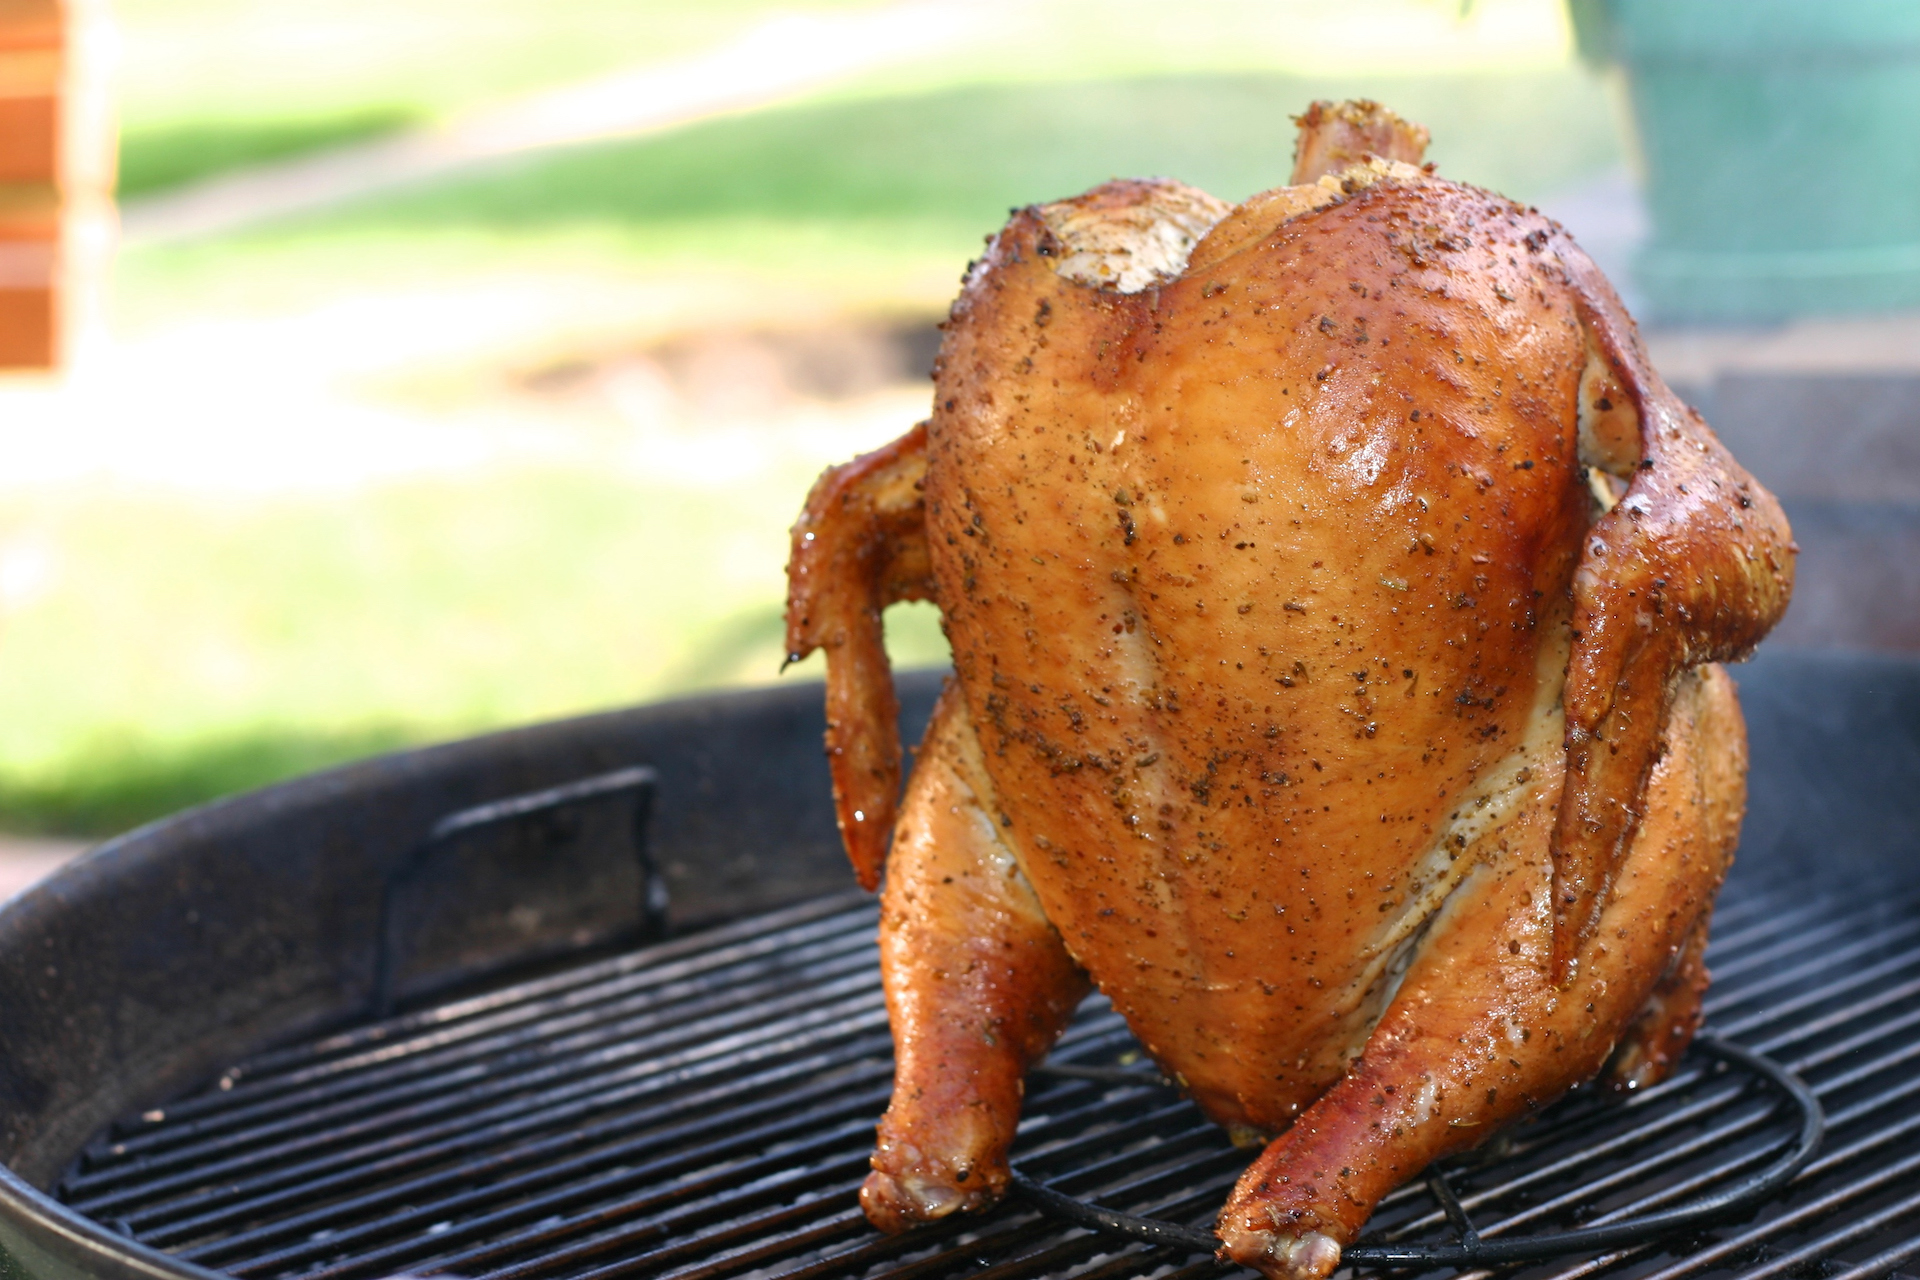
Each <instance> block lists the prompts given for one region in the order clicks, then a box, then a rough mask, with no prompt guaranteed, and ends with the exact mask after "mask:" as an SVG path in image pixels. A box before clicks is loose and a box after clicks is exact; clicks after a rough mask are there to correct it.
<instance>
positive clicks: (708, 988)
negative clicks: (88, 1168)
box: [90, 932, 873, 1160]
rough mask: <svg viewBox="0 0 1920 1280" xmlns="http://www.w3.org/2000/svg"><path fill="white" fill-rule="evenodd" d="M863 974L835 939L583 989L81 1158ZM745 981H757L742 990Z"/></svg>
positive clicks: (165, 1143)
mask: <svg viewBox="0 0 1920 1280" xmlns="http://www.w3.org/2000/svg"><path fill="white" fill-rule="evenodd" d="M872 964H873V941H872V939H871V938H870V937H862V936H858V935H852V934H847V933H844V932H843V933H841V934H839V935H837V936H834V937H830V938H828V939H825V940H822V941H820V942H816V943H814V944H813V945H811V946H801V947H797V948H794V949H792V950H788V951H785V952H783V953H781V954H779V955H776V956H759V957H754V958H752V959H750V960H744V961H741V962H738V963H736V964H734V965H729V966H727V967H725V968H723V969H715V970H708V971H707V972H706V973H698V974H694V975H691V976H689V977H687V978H684V979H682V980H680V981H679V982H676V983H671V984H658V985H655V984H648V986H650V988H651V989H648V987H643V986H641V985H640V984H622V987H623V989H621V990H619V991H606V990H603V989H601V988H599V987H598V986H596V987H592V988H587V989H586V990H585V991H584V992H580V993H575V994H573V995H572V996H570V997H569V998H567V999H565V1000H562V1001H558V1002H556V1003H555V1004H554V1005H553V1006H550V1009H551V1013H550V1014H549V1016H535V1015H536V1014H537V1013H540V1012H546V1011H545V1010H531V1011H529V1010H523V1009H516V1010H514V1011H513V1013H514V1015H515V1016H514V1017H513V1018H512V1021H513V1022H514V1023H515V1024H516V1025H514V1026H512V1027H511V1028H510V1029H507V1030H503V1031H500V1032H497V1033H495V1034H490V1035H484V1036H478V1035H477V1036H473V1037H463V1038H461V1039H459V1040H458V1041H457V1042H453V1043H446V1041H447V1040H449V1039H450V1037H449V1035H448V1034H447V1033H444V1032H443V1033H436V1034H435V1035H434V1036H432V1037H419V1038H416V1039H413V1040H411V1041H407V1042H401V1043H396V1044H389V1045H386V1046H384V1047H382V1048H380V1049H377V1050H368V1051H363V1052H362V1053H361V1054H357V1055H354V1056H353V1057H349V1058H344V1059H338V1060H336V1063H330V1064H329V1066H330V1067H332V1066H334V1065H336V1064H338V1065H340V1070H339V1071H338V1072H332V1073H329V1076H322V1077H321V1078H320V1079H319V1080H318V1081H317V1082H315V1083H303V1086H302V1087H299V1088H293V1089H285V1090H281V1091H278V1092H276V1093H275V1094H274V1095H273V1096H271V1097H268V1098H263V1099H258V1100H252V1099H245V1098H243V1099H237V1100H236V1101H237V1102H240V1103H250V1105H233V1106H229V1107H226V1108H223V1109H220V1110H216V1111H212V1112H210V1113H209V1112H204V1111H203V1112H202V1113H201V1117H200V1118H195V1119H191V1120H188V1121H185V1122H182V1123H177V1124H172V1125H167V1126H166V1127H164V1128H157V1129H153V1130H150V1131H149V1132H147V1133H145V1134H142V1135H138V1136H132V1137H127V1138H123V1139H121V1140H118V1141H116V1142H113V1143H112V1144H110V1145H109V1146H107V1147H106V1148H104V1149H103V1150H99V1151H96V1152H94V1153H90V1154H92V1155H93V1158H94V1159H96V1160H103V1159H106V1158H112V1159H114V1160H120V1159H132V1158H135V1157H139V1156H143V1155H145V1154H147V1153H149V1152H157V1151H173V1150H178V1149H179V1148H180V1147H182V1146H188V1145H190V1149H191V1150H192V1151H193V1152H194V1153H195V1155H194V1157H193V1158H196V1159H197V1158H203V1157H204V1154H205V1153H206V1152H209V1151H211V1150H214V1149H216V1148H215V1147H213V1146H212V1145H210V1144H209V1143H207V1142H204V1141H200V1142H196V1141H195V1140H196V1139H206V1138H213V1137H217V1136H218V1135H220V1134H223V1133H227V1132H231V1131H232V1130H235V1129H240V1128H245V1129H247V1132H248V1136H249V1137H253V1138H257V1137H258V1136H260V1135H263V1134H266V1133H268V1132H269V1126H271V1125H272V1124H273V1123H274V1122H275V1121H276V1120H278V1119H279V1118H280V1117H288V1116H290V1117H294V1119H292V1120H285V1121H281V1127H280V1128H279V1129H277V1130H273V1131H274V1132H298V1131H300V1129H302V1128H316V1127H322V1126H325V1125H331V1124H334V1123H336V1122H337V1121H338V1120H339V1119H341V1118H344V1117H347V1116H352V1115H356V1114H359V1113H361V1112H364V1111H369V1110H374V1109H377V1108H379V1107H382V1106H386V1105H390V1104H391V1103H392V1102H394V1101H396V1100H398V1099H403V1098H408V1097H417V1096H431V1095H433V1094H435V1093H441V1092H444V1091H445V1090H446V1089H447V1088H448V1087H449V1086H451V1085H454V1084H458V1083H462V1082H465V1081H467V1080H475V1079H483V1078H486V1077H488V1076H492V1075H497V1074H500V1073H501V1071H502V1069H503V1067H505V1066H507V1065H509V1064H513V1063H518V1062H522V1061H527V1060H529V1059H528V1058H527V1057H526V1056H524V1055H526V1054H527V1053H529V1051H533V1052H538V1051H540V1050H547V1051H551V1050H553V1049H558V1048H568V1047H572V1046H574V1045H581V1046H589V1045H594V1044H599V1043H609V1042H615V1041H618V1040H619V1039H620V1038H622V1037H637V1036H639V1035H642V1034H645V1033H646V1032H648V1031H650V1030H654V1029H656V1028H661V1027H672V1026H673V1025H674V1024H675V1022H676V1021H678V1020H682V1019H685V1018H687V1017H693V1016H698V1014H699V1013H700V1012H704V1011H709V1010H713V1011H717V1010H722V1009H727V1008H737V1007H739V1006H740V1005H743V1004H746V1003H749V1002H751V1001H753V1000H757V999H762V998H764V997H765V996H766V995H767V994H769V993H772V992H782V991H790V990H792V984H793V978H794V974H795V972H796V971H804V972H806V973H808V974H809V975H810V976H826V975H829V974H843V973H851V972H860V973H864V972H866V970H867V969H868V968H870V967H871V966H872ZM715 976H720V977H724V978H725V979H727V981H728V985H727V987H726V989H725V996H724V998H718V997H717V996H716V993H715V992H714V991H713V983H712V978H713V977H715ZM754 979H757V980H758V981H751V980H754ZM736 984H737V985H736ZM696 997H699V998H696ZM589 998H591V1003H588V1000H589ZM580 1005H585V1006H586V1007H579V1006H580ZM505 1020H506V1019H505V1018H495V1019H488V1020H486V1021H488V1022H495V1021H505ZM461 1029H462V1030H463V1031H464V1030H467V1029H469V1028H466V1027H463V1028H461ZM487 1029H488V1030H491V1029H492V1028H491V1027H489V1028H487ZM569 1032H577V1033H579V1034H580V1038H578V1039H575V1040H573V1041H562V1042H559V1043H555V1042H556V1041H559V1037H561V1036H563V1035H565V1034H567V1033H569ZM436 1042H438V1043H436ZM515 1055H522V1056H518V1057H516V1056H515ZM348 1073H351V1074H348ZM300 1074H301V1075H312V1074H315V1073H312V1072H303V1073H300ZM409 1086H411V1087H410V1088H409Z"/></svg>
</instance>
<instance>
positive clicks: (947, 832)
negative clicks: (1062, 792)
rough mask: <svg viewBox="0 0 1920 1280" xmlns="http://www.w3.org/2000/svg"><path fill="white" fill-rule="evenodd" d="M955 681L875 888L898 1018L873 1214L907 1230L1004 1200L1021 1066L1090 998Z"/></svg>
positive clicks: (892, 1015)
mask: <svg viewBox="0 0 1920 1280" xmlns="http://www.w3.org/2000/svg"><path fill="white" fill-rule="evenodd" d="M991 785H992V784H991V783H990V782H988V780H987V776H986V771H985V770H984V768H983V767H982V764H981V760H980V746H979V743H978V741H977V740H976V739H975V737H974V734H973V729H972V725H971V724H970V723H969V722H968V720H967V708H966V703H965V701H964V700H962V699H961V697H960V695H959V691H958V690H957V689H955V688H952V687H951V686H950V687H949V688H948V689H947V690H946V691H945V692H944V693H943V694H942V695H941V698H940V702H939V704H938V705H937V706H936V708H935V709H934V713H933V721H932V723H931V724H930V725H929V726H928V727H927V737H926V741H925V742H924V744H923V745H922V748H921V753H920V759H919V761H918V762H917V763H916V765H915V767H914V771H913V784H912V786H911V787H910V788H909V789H908V792H907V798H906V803H905V805H904V806H903V808H902V811H901V814H900V828H899V831H898V832H897V833H896V834H895V836H894V847H893V854H892V856H891V857H890V858H889V859H888V862H887V887H886V890H885V892H884V893H883V894H882V895H881V899H880V975H881V979H882V981H883V983H884V984H885V986H886V992H887V1015H888V1018H889V1020H890V1021H891V1023H892V1025H893V1028H894V1056H895V1066H894V1092H893V1105H892V1106H891V1107H889V1108H888V1110H887V1114H886V1117H885V1118H884V1119H882V1120H881V1122H880V1135H879V1141H878V1143H877V1144H876V1148H875V1151H874V1155H873V1172H872V1173H871V1174H870V1175H868V1177H867V1181H866V1185H865V1186H863V1187H862V1188H861V1189H860V1203H861V1205H862V1206H863V1207H864V1208H865V1209H866V1211H867V1217H868V1218H869V1219H871V1220H872V1221H873V1223H874V1224H875V1225H876V1226H879V1227H881V1228H883V1229H886V1230H894V1231H897V1230H900V1229H901V1228H903V1227H906V1226H910V1225H912V1224H913V1223H915V1222H925V1221H929V1220H931V1219H934V1218H939V1217H944V1216H945V1215H947V1214H949V1213H952V1212H954V1211H955V1210H959V1209H969V1208H979V1207H982V1206H984V1205H989V1204H992V1203H993V1202H994V1201H996V1200H998V1199H999V1198H1000V1196H1001V1194H1002V1193H1003V1192H1004V1191H1005V1190H1006V1185H1007V1148H1008V1147H1009V1146H1010V1145H1012V1143H1013V1131H1014V1128H1015V1126H1016V1125H1017V1124H1018V1123H1019V1120H1020V1097H1021V1093H1022V1087H1023V1086H1022V1082H1023V1080H1024V1078H1025V1076H1026V1074H1027V1069H1028V1068H1029V1067H1031V1066H1032V1065H1033V1064H1034V1063H1036V1062H1038V1061H1039V1060H1040V1059H1041V1058H1043V1057H1045V1056H1046V1053H1047V1050H1048V1049H1049V1048H1051V1047H1052V1045H1053V1042H1054V1040H1055V1039H1057V1038H1058V1037H1059V1035H1060V1032H1061V1030H1062V1028H1064V1027H1065V1026H1066V1025H1067V1020H1068V1019H1069V1018H1071V1017H1072V1016H1073V1011H1074V1009H1075V1008H1076V1007H1077V1006H1078V1005H1079V1003H1080V1001H1081V999H1082V997H1084V996H1085V995H1086V994H1087V989H1088V985H1089V984H1088V982H1087V977H1086V975H1085V974H1084V973H1082V972H1081V971H1080V968H1079V966H1078V965H1076V964H1074V963H1073V959H1072V957H1070V956H1068V954H1067V950H1066V948H1065V947H1063V946H1061V945H1060V935H1059V934H1058V933H1056V932H1055V931H1054V928H1053V926H1052V925H1051V924H1049V923H1048V922H1047V917H1046V913H1045V912H1043V911H1042V910H1041V908H1040V903H1039V901H1038V900H1037V899H1036V898H1035V897H1034V894H1033V888H1032V886H1031V885H1029V884H1028V883H1027V878H1026V876H1025V875H1024V874H1023V873H1022V872H1021V870H1020V864H1019V862H1018V860H1017V859H1016V858H1015V857H1014V854H1013V851H1012V850H1011V849H1009V848H1008V847H1007V845H1006V843H1005V842H1004V841H1002V840H1001V839H1000V836H999V830H998V827H997V825H996V824H995V822H994V820H993V802H992V795H991Z"/></svg>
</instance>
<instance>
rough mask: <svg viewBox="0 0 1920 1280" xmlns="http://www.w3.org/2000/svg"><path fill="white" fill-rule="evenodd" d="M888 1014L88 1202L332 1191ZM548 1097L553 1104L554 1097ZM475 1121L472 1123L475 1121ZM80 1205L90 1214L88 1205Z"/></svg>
mask: <svg viewBox="0 0 1920 1280" xmlns="http://www.w3.org/2000/svg"><path fill="white" fill-rule="evenodd" d="M886 1021H887V1019H886V1010H885V1009H884V1008H880V1007H878V1002H877V1001H873V1000H849V1001H846V1002H844V1003H843V1004H842V1005H838V1006H829V1007H826V1008H823V1009H819V1010H815V1011H813V1012H812V1013H811V1014H809V1015H808V1016H806V1017H803V1018H795V1019H791V1020H788V1021H786V1022H783V1023H782V1024H780V1025H779V1026H778V1027H775V1028H773V1029H771V1031H770V1032H768V1033H766V1034H759V1035H752V1036H747V1035H741V1036H735V1037H729V1041H728V1042H727V1043H723V1044H719V1045H716V1046H714V1052H713V1053H711V1054H703V1055H687V1060H684V1061H675V1062H672V1063H669V1064H664V1065H661V1064H652V1065H649V1066H643V1067H633V1068H629V1069H627V1070H623V1071H619V1072H615V1073H610V1076H609V1078H607V1079H604V1080H601V1081H595V1082H584V1083H581V1084H576V1085H574V1086H571V1087H569V1088H567V1089H565V1090H556V1091H554V1093H553V1094H550V1095H548V1096H547V1097H546V1098H543V1099H541V1100H540V1103H539V1105H537V1106H536V1107H534V1108H533V1109H528V1107H527V1106H526V1105H525V1104H523V1103H519V1102H509V1103H506V1104H503V1105H501V1106H496V1107H493V1108H490V1109H489V1110H487V1111H485V1112H482V1113H478V1114H476V1115H473V1116H471V1117H455V1118H453V1119H451V1120H447V1121H445V1122H442V1123H440V1124H436V1125H433V1126H430V1127H428V1128H424V1129H421V1130H418V1131H415V1132H411V1133H407V1132H403V1133H399V1134H395V1135H392V1136H390V1137H388V1138H386V1139H383V1140H382V1141H379V1142H376V1143H366V1144H362V1145H361V1146H360V1147H357V1148H355V1149H352V1150H349V1151H345V1152H335V1153H330V1154H328V1155H325V1156H322V1157H319V1158H315V1159H310V1160H305V1161H301V1162H297V1163H288V1164H274V1163H273V1160H272V1157H273V1155H274V1154H275V1153H272V1152H265V1153H256V1154H253V1155H250V1156H248V1157H247V1158H245V1159H244V1160H235V1161H229V1162H227V1163H228V1164H229V1165H230V1166H242V1167H244V1168H246V1169H248V1170H250V1171H253V1172H255V1173H256V1175H257V1176H255V1177H254V1178H253V1179H251V1180H250V1181H246V1182H236V1183H227V1184H225V1185H216V1186H214V1187H211V1188H206V1187H205V1184H206V1183H207V1182H208V1181H210V1180H215V1179H218V1178H222V1177H225V1176H227V1174H228V1172H229V1170H228V1169H216V1170H207V1171H204V1172H196V1171H194V1170H186V1171H184V1172H182V1173H179V1174H176V1175H174V1176H172V1177H168V1178H165V1179H161V1180H159V1181H157V1182H154V1183H150V1184H147V1185H145V1186H142V1187H134V1188H130V1189H127V1190H125V1191H123V1192H120V1193H118V1194H117V1195H113V1196H105V1197H101V1198H100V1201H96V1202H94V1203H95V1204H99V1203H101V1202H105V1207H106V1208H116V1207H119V1205H121V1204H127V1203H132V1202H134V1201H137V1200H138V1199H141V1198H143V1197H147V1196H172V1195H174V1193H176V1192H183V1193H186V1194H182V1195H180V1196H179V1197H178V1198H177V1199H173V1200H171V1201H169V1202H168V1203H166V1204H165V1205H163V1206H161V1207H159V1208H156V1209H150V1210H142V1211H138V1212H129V1213H127V1214H125V1215H124V1216H126V1218H127V1219H128V1221H130V1222H132V1223H134V1225H136V1226H138V1225H141V1224H143V1223H145V1222H147V1221H149V1220H151V1218H153V1217H157V1216H158V1215H159V1214H160V1213H161V1212H165V1213H179V1212H184V1211H186V1210H188V1209H205V1208H210V1207H214V1206H217V1205H222V1204H226V1203H229V1202H232V1201H236V1200H240V1199H245V1198H250V1197H252V1196H257V1195H260V1194H262V1193H264V1192H267V1191H276V1190H295V1191H297V1190H299V1189H301V1188H305V1189H306V1191H307V1193H308V1194H311V1193H312V1192H313V1191H314V1190H315V1189H318V1188H326V1189H332V1188H334V1187H336V1186H338V1185H342V1184H341V1183H338V1182H334V1181H330V1179H332V1178H334V1177H335V1176H338V1177H340V1178H341V1179H343V1180H344V1182H345V1183H346V1184H351V1183H352V1182H354V1181H358V1180H361V1179H363V1178H366V1177H368V1176H375V1175H379V1176H384V1175H387V1174H391V1173H395V1172H398V1171H400V1170H404V1169H410V1168H417V1167H419V1166H422V1165H427V1164H433V1163H438V1162H440V1161H444V1160H449V1159H452V1158H454V1157H456V1156H458V1155H461V1154H463V1153H466V1152H471V1151H478V1150H480V1149H482V1148H485V1147H489V1146H493V1145H495V1144H497V1143H499V1142H502V1141H504V1140H506V1139H509V1138H512V1137H515V1136H518V1135H521V1134H532V1133H537V1132H539V1131H541V1130H542V1129H549V1128H553V1127H555V1126H558V1125H562V1124H570V1123H577V1122H580V1121H584V1120H587V1119H590V1118H592V1117H594V1116H596V1115H599V1114H601V1113H604V1112H607V1111H611V1110H613V1109H615V1108H617V1107H622V1106H631V1105H634V1104H636V1103H638V1102H640V1101H643V1100H646V1099H652V1098H658V1097H660V1095H666V1094H671V1093H673V1092H674V1091H676V1090H679V1089H682V1088H686V1087H688V1086H691V1085H693V1084H695V1083H697V1082H698V1081H699V1080H700V1079H701V1078H702V1077H703V1076H704V1075H706V1074H710V1073H712V1072H714V1071H716V1070H723V1069H733V1068H736V1067H741V1066H746V1065H751V1064H755V1063H768V1064H771V1063H774V1062H778V1061H780V1060H781V1059H783V1058H787V1057H790V1056H797V1055H801V1054H804V1053H807V1052H808V1051H817V1050H818V1049H819V1048H820V1047H821V1046H822V1045H828V1046H831V1045H834V1044H840V1043H844V1042H847V1041H851V1040H856V1039H859V1040H862V1042H863V1044H872V1043H873V1041H872V1040H871V1039H867V1038H865V1037H863V1034H862V1033H869V1032H875V1031H882V1030H884V1029H885V1027H886ZM702 1059H704V1060H702ZM556 1097H557V1098H558V1099H559V1101H558V1102H556V1101H555V1099H556ZM663 1105H664V1103H663ZM476 1125H478V1126H480V1127H477V1128H476V1127H475V1126H476ZM263 1166H264V1167H263ZM195 1188H204V1189H200V1190H195ZM81 1207H82V1208H83V1209H87V1210H88V1211H93V1212H97V1211H98V1210H95V1209H91V1208H90V1207H89V1206H81Z"/></svg>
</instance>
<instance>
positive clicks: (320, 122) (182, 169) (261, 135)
mask: <svg viewBox="0 0 1920 1280" xmlns="http://www.w3.org/2000/svg"><path fill="white" fill-rule="evenodd" d="M415 118H416V117H415V116H414V114H413V113H412V112H410V111H405V110H402V109H400V108H397V107H389V108H376V109H372V110H366V111H354V112H347V113H342V114H339V115H326V116H306V117H298V118H293V119H285V120H234V121H230V122H222V123H219V124H188V125H174V126H170V127H164V128H147V129H139V128H135V129H130V130H128V131H127V132H126V133H125V134H124V135H123V136H122V137H121V140H120V195H121V197H122V198H123V199H125V198H129V197H135V196H143V195H151V194H153V193H155V192H159V191H164V190H166V189H167V188H169V187H180V186H185V185H186V184H188V183H190V182H197V181H199V180H200V179H202V178H211V177H213V176H215V175H217V174H221V173H225V172H227V171H229V170H232V169H244V168H246V167H247V166H249V165H256V164H264V163H266V162H268V161H272V160H285V159H287V158H289V157H292V156H297V155H301V154H304V153H306V152H309V151H322V150H325V149H326V148H328V147H337V146H340V145H343V144H345V143H349V142H359V141H362V140H364V139H367V138H374V137H378V136H380V135H381V134H386V133H393V132H395V131H396V130H399V129H403V128H405V127H406V126H407V125H409V124H412V123H414V121H415Z"/></svg>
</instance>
